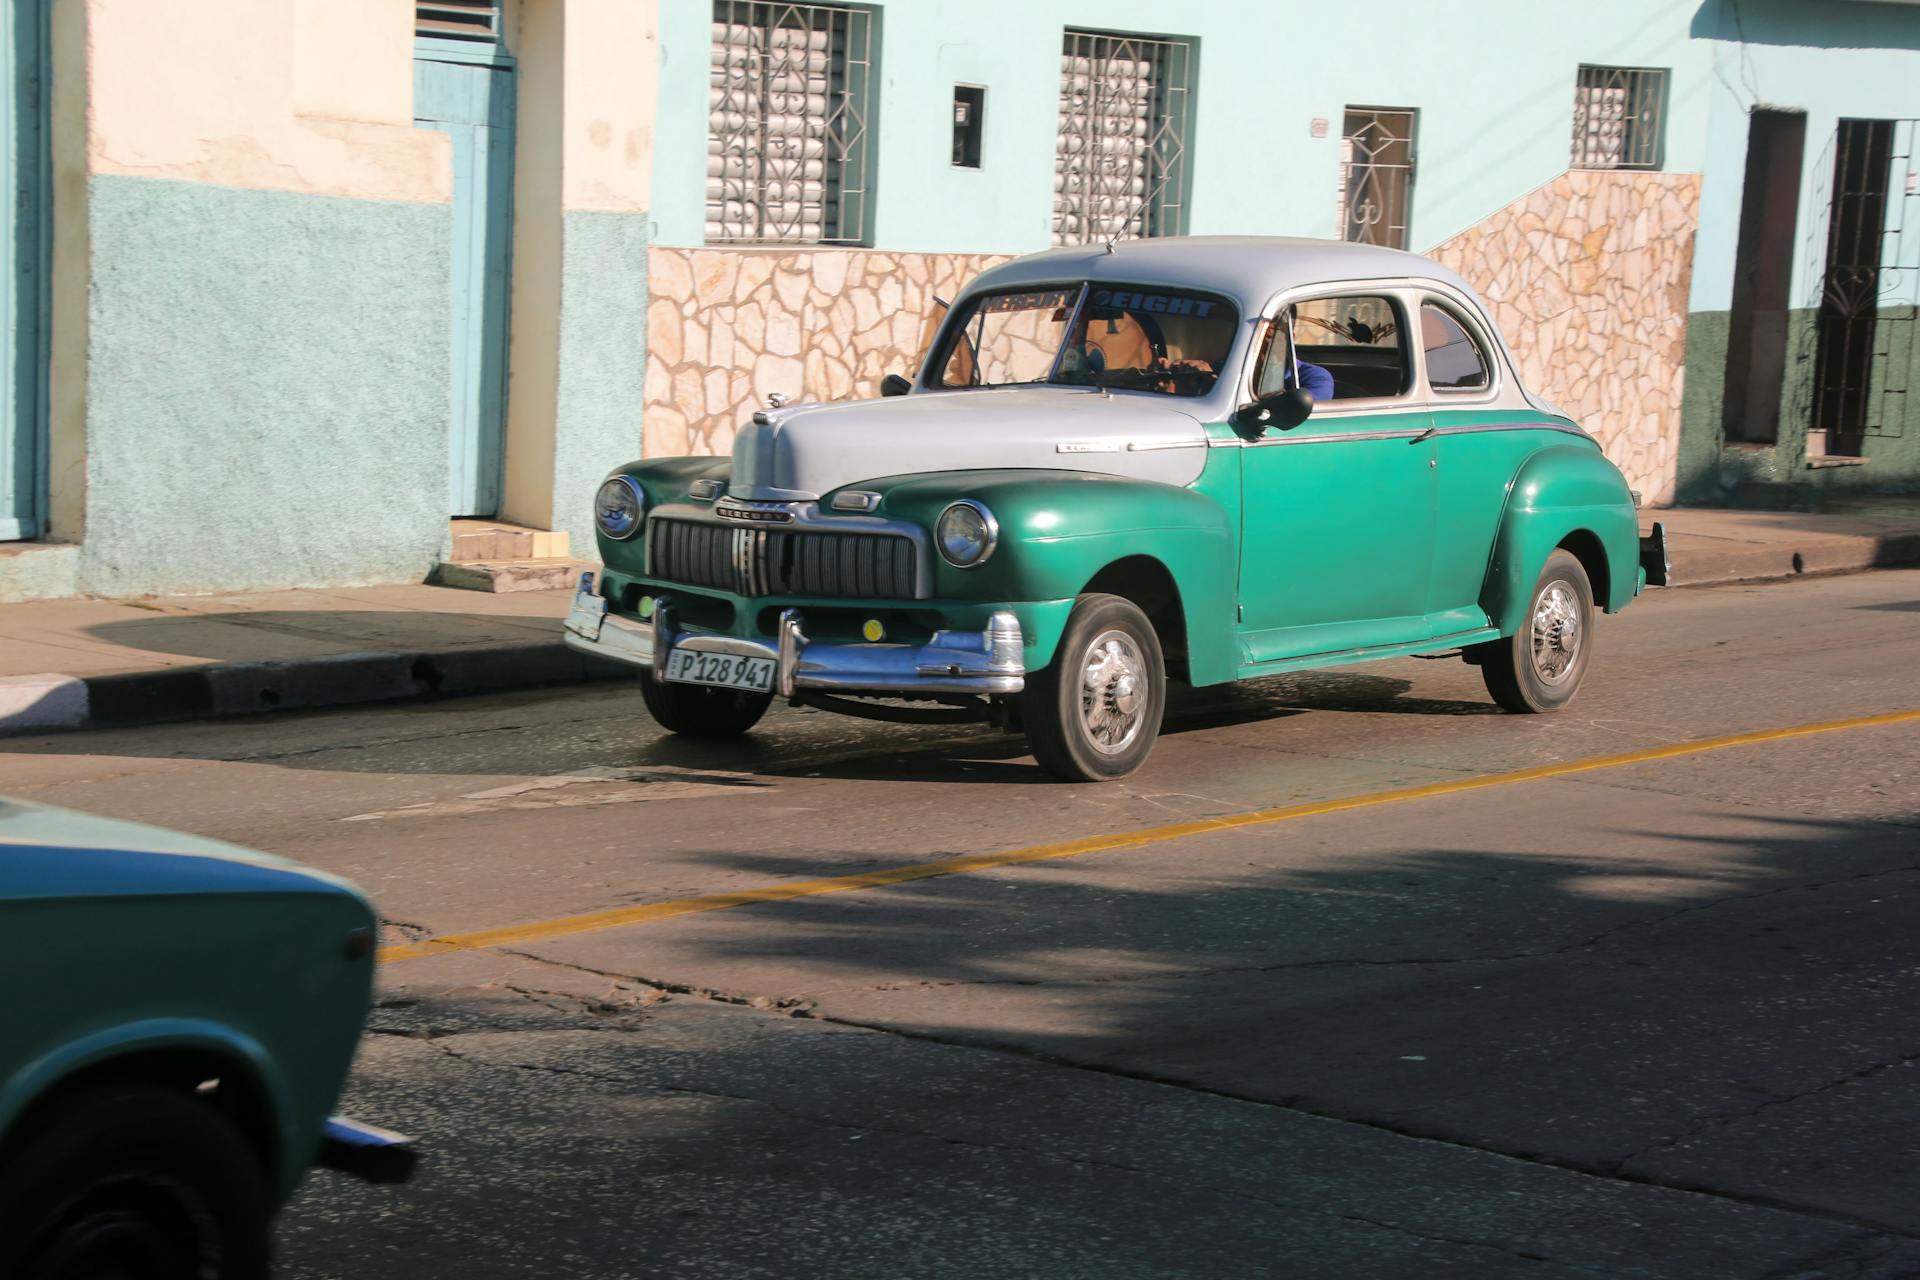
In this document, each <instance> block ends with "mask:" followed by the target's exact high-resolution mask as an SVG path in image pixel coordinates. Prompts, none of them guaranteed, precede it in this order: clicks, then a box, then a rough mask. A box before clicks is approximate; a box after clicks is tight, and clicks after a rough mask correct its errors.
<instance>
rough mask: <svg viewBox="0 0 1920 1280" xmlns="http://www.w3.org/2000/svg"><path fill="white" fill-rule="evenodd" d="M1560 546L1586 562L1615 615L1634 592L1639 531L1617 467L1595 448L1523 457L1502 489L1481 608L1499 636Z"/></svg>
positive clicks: (1599, 595) (1519, 617) (1522, 610)
mask: <svg viewBox="0 0 1920 1280" xmlns="http://www.w3.org/2000/svg"><path fill="white" fill-rule="evenodd" d="M1561 546H1565V547H1567V548H1568V549H1569V550H1572V551H1573V552H1574V553H1575V554H1576V555H1578V556H1579V557H1580V559H1581V562H1582V563H1583V564H1584V565H1586V568H1587V573H1588V576H1589V577H1590V578H1592V579H1593V594H1594V598H1595V600H1596V601H1597V602H1598V603H1599V604H1600V606H1601V608H1603V609H1605V610H1606V611H1607V612H1608V613H1614V612H1617V611H1618V610H1620V609H1623V608H1625V607H1626V606H1627V604H1628V603H1629V602H1631V601H1632V600H1633V598H1634V596H1636V595H1638V594H1639V591H1640V567H1639V566H1640V533H1639V528H1638V525H1637V523H1636V521H1635V517H1634V513H1633V495H1632V493H1631V492H1630V491H1629V490H1628V488H1627V482H1626V479H1625V478H1624V477H1623V476H1621V474H1620V470H1619V468H1617V467H1615V466H1614V465H1613V463H1611V462H1609V461H1608V460H1607V458H1606V455H1604V454H1602V453H1600V452H1599V451H1598V450H1596V449H1591V448H1582V447H1580V446H1578V445H1556V446H1553V447H1552V448H1547V449H1542V450H1540V451H1539V452H1538V453H1536V454H1534V455H1533V456H1532V457H1530V458H1528V459H1527V461H1526V463H1525V465H1523V466H1522V467H1521V468H1520V471H1519V473H1518V474H1517V475H1515V476H1514V479H1513V484H1512V485H1511V487H1510V488H1509V489H1508V490H1507V506H1506V510H1505V512H1504V513H1503V514H1502V515H1501V519H1500V532H1499V535H1498V537H1497V538H1496V539H1495V541H1494V546H1493V557H1492V560H1491V561H1490V563H1489V564H1488V566H1487V576H1486V581H1485V583H1484V584H1483V586H1482V588H1481V594H1480V605H1481V607H1482V608H1483V609H1485V610H1486V613H1487V617H1488V618H1489V619H1490V620H1491V621H1492V622H1493V625H1494V626H1496V627H1498V628H1499V629H1500V632H1501V634H1503V635H1511V634H1513V633H1514V632H1516V631H1518V630H1519V629H1520V627H1521V625H1522V623H1523V622H1524V620H1525V616H1526V610H1527V604H1528V602H1529V601H1530V600H1531V599H1532V596H1533V588H1534V584H1535V583H1536V582H1537V581H1538V580H1539V577H1540V570H1541V568H1542V566H1544V565H1545V564H1546V562H1547V557H1548V556H1549V555H1552V554H1553V552H1554V550H1555V548H1558V547H1561Z"/></svg>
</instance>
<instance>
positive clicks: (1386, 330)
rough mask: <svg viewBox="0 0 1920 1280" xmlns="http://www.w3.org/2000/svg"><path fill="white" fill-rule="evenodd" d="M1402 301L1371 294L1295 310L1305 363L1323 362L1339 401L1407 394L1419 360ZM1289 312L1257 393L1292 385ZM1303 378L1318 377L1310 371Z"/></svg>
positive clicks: (1278, 325)
mask: <svg viewBox="0 0 1920 1280" xmlns="http://www.w3.org/2000/svg"><path fill="white" fill-rule="evenodd" d="M1400 317H1401V312H1400V307H1399V304H1397V303H1396V302H1394V300H1393V299H1392V298H1388V297H1381V296H1376V295H1371V294H1363V295H1356V296H1353V297H1344V298H1313V299H1309V300H1308V301H1305V302H1301V303H1298V304H1296V305H1295V307H1294V308H1293V336H1294V341H1295V343H1296V344H1297V345H1298V347H1299V358H1300V363H1301V364H1302V365H1303V366H1304V365H1317V366H1319V367H1320V368H1322V369H1324V370H1326V372H1327V373H1328V374H1329V375H1330V376H1331V377H1332V379H1333V399H1335V400H1376V399H1380V398H1383V397H1389V396H1397V395H1403V394H1405V392H1406V391H1407V389H1408V387H1409V386H1411V385H1412V382H1413V361H1412V360H1411V359H1409V353H1408V350H1407V344H1406V326H1405V325H1404V324H1402V323H1401V319H1400ZM1286 335H1287V315H1286V313H1285V312H1282V313H1281V315H1280V317H1279V319H1278V320H1277V321H1276V322H1275V323H1274V325H1273V326H1272V329H1271V330H1270V332H1269V336H1268V342H1267V349H1266V352H1265V354H1264V355H1263V357H1262V359H1261V363H1260V370H1259V373H1258V374H1257V375H1256V377H1255V379H1254V394H1255V395H1261V396H1265V395H1272V394H1274V393H1275V392H1278V391H1282V390H1284V389H1286V388H1287V387H1289V386H1291V385H1292V375H1291V372H1290V371H1289V369H1288V354H1287V336H1286ZM1302 380H1303V381H1304V382H1306V383H1308V385H1309V389H1311V384H1312V381H1313V375H1312V373H1311V372H1310V371H1303V374H1302Z"/></svg>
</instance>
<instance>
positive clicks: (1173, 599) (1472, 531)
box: [566, 238, 1665, 780]
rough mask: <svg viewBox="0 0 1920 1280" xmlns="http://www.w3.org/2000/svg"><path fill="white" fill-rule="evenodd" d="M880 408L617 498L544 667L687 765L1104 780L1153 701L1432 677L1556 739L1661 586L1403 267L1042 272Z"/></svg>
mask: <svg viewBox="0 0 1920 1280" xmlns="http://www.w3.org/2000/svg"><path fill="white" fill-rule="evenodd" d="M881 391H882V395H881V398H879V399H875V400H869V401H862V402H856V403H850V404H831V405H792V406H785V407H778V408H773V409H769V410H768V411H765V412H761V413H756V414H755V415H754V417H753V421H752V422H751V423H748V424H744V425H743V426H742V427H741V428H740V431H739V433H738V435H737V436H736V437H735V441H734V447H733V456H732V458H731V459H715V458H661V459H652V460H646V461H640V462H633V463H629V464H627V465H625V466H622V467H620V468H619V469H618V470H616V471H615V472H614V473H613V474H612V476H610V477H609V478H608V479H607V480H606V481H605V483H604V484H602V485H601V487H600V490H599V492H598V494H597V495H596V498H595V518H596V522H597V525H598V534H599V545H600V555H601V559H602V561H603V562H604V565H605V568H604V570H603V571H602V572H601V573H600V574H599V575H598V577H597V578H596V577H595V576H594V575H591V574H588V575H583V577H582V579H581V583H580V588H579V591H578V592H577V593H576V595H575V597H574V604H573V608H572V610H571V613H570V615H569V617H568V619H567V623H566V628H567V641H568V642H569V643H570V644H572V645H574V646H575V647H577V648H579V649H582V650H585V651H587V652H591V653H596V654H602V655H606V656H608V657H612V658H616V659H620V660H622V661H625V662H627V663H630V664H632V665H633V666H635V667H638V668H639V670H640V688H641V692H642V693H643V695H644V696H645V699H646V704H647V707H648V709H649V710H650V711H651V712H652V713H653V715H654V717H655V718H656V719H657V720H659V722H660V723H661V724H662V725H664V726H665V727H666V728H668V729H670V730H675V731H678V732H681V733H687V734H695V735H701V736H725V735H730V734H738V733H742V732H744V731H746V730H747V729H749V728H750V727H751V726H752V725H753V724H754V723H755V722H756V721H757V720H758V719H759V717H760V716H761V714H762V713H763V712H764V711H765V710H766V708H767V706H768V705H769V703H770V702H771V700H772V699H773V698H774V697H780V698H784V699H789V700H791V701H793V702H796V703H801V704H806V705H811V706H817V707H824V708H828V709H831V710H835V711H844V712H849V713H852V714H856V715H859V714H864V715H869V716H875V717H878V718H885V719H923V720H924V719H934V720H964V719H974V720H980V721H985V722H990V723H993V724H997V725H1000V726H1002V727H1005V728H1009V729H1023V730H1024V731H1025V733H1026V735H1027V737H1028V740H1029V742H1030V743H1031V745H1032V748H1033V752H1034V755H1035V757H1036V758H1037V759H1038V760H1039V762H1040V763H1041V764H1042V765H1043V766H1045V767H1046V768H1047V769H1049V770H1051V771H1052V772H1054V773H1055V774H1057V775H1059V776H1061V777H1064V778H1068V779H1074V780H1098V779H1105V778H1116V777H1121V776H1123V775H1125V774H1127V773H1130V772H1132V771H1133V770H1134V769H1137V768H1138V767H1139V766H1140V764H1141V763H1142V762H1143V761H1144V760H1145V759H1146V757H1147V753H1148V752H1149V751H1150V750H1151V749H1152V746H1153V742H1154V739H1155V737H1156V736H1157V734H1158V732H1159V728H1160V719H1161V713H1162V710H1163V708H1164V706H1165V701H1166V692H1167V684H1168V681H1170V680H1180V681H1185V682H1186V683H1188V684H1192V685H1209V684H1219V683H1222V682H1224V681H1229V680H1245V679H1252V678H1256V677H1259V676H1265V675H1272V674H1275V673H1278V672H1285V671H1294V670H1299V669H1301V668H1307V667H1325V666H1332V665H1335V664H1340V663H1350V662H1359V661H1363V660H1366V659H1371V658H1385V657H1394V656H1399V655H1408V654H1433V653H1439V652H1450V651H1458V652H1459V653H1460V654H1461V655H1462V656H1463V657H1464V658H1465V659H1466V661H1468V662H1470V663H1473V664H1475V665H1477V666H1479V667H1480V669H1481V671H1482V673H1483V674H1484V676H1485V680H1486V684H1487V688H1488V689H1489V691H1491V693H1492V694H1493V697H1494V698H1495V699H1496V700H1497V701H1498V702H1499V703H1500V704H1501V705H1502V706H1505V707H1507V708H1509V709H1510V710H1513V711H1529V712H1530V711H1551V710H1554V709H1555V708H1558V707H1561V706H1564V705H1565V704H1566V703H1567V702H1568V701H1569V700H1570V699H1571V698H1572V697H1573V695H1574V692H1575V690H1576V689H1578V687H1579V685H1580V681H1581V678H1582V676H1583V675H1584V674H1585V673H1586V670H1587V666H1588V663H1589V662H1590V661H1591V657H1592V653H1593V644H1592V636H1593V622H1594V617H1595V611H1596V609H1600V610H1605V611H1607V612H1613V611H1616V610H1618V609H1621V608H1624V607H1625V606H1626V605H1627V604H1628V603H1629V602H1631V601H1632V600H1633V599H1634V597H1635V596H1637V595H1638V594H1639V593H1640V591H1641V589H1642V587H1643V586H1644V585H1646V584H1647V583H1648V581H1649V578H1650V576H1651V580H1652V581H1654V582H1656V583H1658V582H1663V581H1664V572H1665V550H1664V538H1663V536H1662V535H1661V534H1660V533H1659V532H1658V529H1657V528H1656V533H1655V535H1654V536H1653V537H1652V538H1651V539H1648V540H1644V541H1643V540H1642V539H1641V538H1640V536H1639V532H1638V529H1637V527H1636V520H1635V513H1634V505H1635V499H1634V496H1633V495H1632V494H1631V493H1630V492H1629V490H1628V488H1627V484H1626V481H1625V480H1624V479H1623V478H1622V476H1621V474H1620V472H1619V470H1618V469H1617V468H1616V467H1615V466H1614V465H1613V464H1612V463H1611V462H1609V461H1608V460H1607V458H1606V455H1605V454H1603V453H1602V452H1601V450H1600V447H1599V445H1598V444H1596V443H1595V442H1594V440H1593V438H1592V437H1590V436H1588V435H1587V434H1586V433H1585V432H1583V431H1582V430H1581V429H1580V428H1579V426H1577V425H1576V424H1575V423H1573V422H1572V421H1570V420H1569V419H1568V418H1567V417H1566V416H1565V415H1564V414H1562V413H1560V412H1559V411H1558V410H1556V409H1554V408H1553V407H1552V406H1550V405H1548V404H1546V403H1544V402H1543V401H1541V400H1539V399H1538V398H1537V397H1535V396H1534V395H1533V394H1532V393H1530V392H1529V391H1528V390H1527V388H1526V387H1525V386H1523V385H1522V383H1521V381H1520V378H1519V376H1518V374H1517V373H1516V371H1515V368H1514V362H1513V360H1512V358H1511V356H1510V355H1509V353H1508V351H1507V348H1506V346H1505V344H1504V342H1503V341H1502V340H1501V338H1500V335H1499V333H1498V332H1497V331H1496V330H1495V328H1494V325H1493V322H1492V321H1491V320H1490V319H1489V318H1488V315H1487V311H1486V308H1485V307H1484V306H1482V305H1481V303H1480V300H1479V299H1478V298H1477V297H1476V296H1475V295H1474V292H1473V290H1472V289H1471V288H1469V287H1468V286H1467V284H1466V283H1465V282H1464V281H1463V280H1461V279H1460V278H1459V277H1457V276H1456V275H1454V274H1453V273H1452V272H1449V271H1447V270H1445V269H1444V268H1442V267H1440V266H1438V265H1436V264H1435V263H1433V262H1430V261H1428V260H1426V259H1424V258H1420V257H1417V256H1414V255H1412V254H1406V253H1400V252H1397V251H1394V250H1389V249H1381V248H1376V247H1373V246H1367V245H1355V244H1340V243H1328V242H1323V241H1314V240H1282V239H1248V238H1239V239H1232V238H1192V239H1156V240H1144V241H1136V242H1132V243H1126V244H1118V245H1107V246H1101V245H1095V246H1092V247H1088V248H1075V249H1056V250H1053V251H1051V252H1047V253H1041V254H1035V255H1033V256H1031V257H1026V258H1020V259H1017V260H1015V261H1013V262H1009V263H1006V264H1004V265H1002V266H999V267H996V268H994V269H992V270H990V271H988V272H986V273H984V274H983V275H982V276H980V278H979V279H977V280H975V281H974V282H973V283H972V285H971V286H969V288H968V289H967V290H966V292H965V294H964V295H962V296H961V297H960V298H959V300H958V301H957V302H956V303H955V304H954V306H953V307H952V309H951V311H950V313H949V314H948V316H947V317H946V319H945V321H944V323H943V324H942V326H941V329H940V332H939V335H938V337H937V338H936V340H935V342H934V344H933V346H932V348H931V351H930V353H929V355H928V357H927V360H926V362H925V364H924V366H923V367H922V368H921V369H920V371H919V375H918V378H917V380H915V381H912V382H909V381H908V380H907V379H905V378H903V377H899V376H892V377H889V378H888V379H887V382H886V384H884V385H883V386H882V388H881ZM903 700H905V701H906V702H907V703H908V704H909V705H904V706H903V705H901V703H902V701H903ZM912 704H918V705H917V706H916V705H912ZM928 704H932V705H928Z"/></svg>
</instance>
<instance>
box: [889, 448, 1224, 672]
mask: <svg viewBox="0 0 1920 1280" xmlns="http://www.w3.org/2000/svg"><path fill="white" fill-rule="evenodd" d="M858 487H860V488H864V489H875V490H878V491H880V492H881V494H882V495H883V497H882V500H881V508H880V510H881V514H884V515H887V516H891V517H893V518H895V519H900V520H910V521H913V522H915V523H917V524H920V525H922V526H923V527H925V528H927V529H929V530H931V529H933V528H934V527H935V526H936V525H937V523H938V521H939V519H940V513H941V512H943V511H945V510H946V509H947V507H948V506H949V505H950V504H952V503H953V502H956V501H958V500H959V499H961V498H971V499H973V500H974V501H976V502H979V503H981V504H983V505H984V506H985V507H986V508H987V509H988V510H989V511H991V512H992V513H993V516H994V520H995V522H996V523H997V524H998V525H999V530H1000V537H999V542H998V544H997V545H996V547H995V549H994V551H993V553H992V554H991V555H990V556H988V558H987V559H986V561H985V562H984V563H982V564H980V565H978V566H977V567H975V568H971V569H956V568H954V567H953V566H952V565H950V564H948V563H947V562H946V561H945V560H942V559H940V558H939V557H938V556H936V557H935V575H934V577H935V580H934V586H933V594H934V596H935V597H936V598H938V599H942V600H1004V601H1053V600H1061V601H1066V600H1071V599H1072V598H1073V597H1074V596H1077V595H1079V594H1080V593H1081V592H1083V591H1084V590H1086V588H1087V585H1088V584H1089V583H1090V582H1092V581H1093V580H1094V578H1096V577H1097V576H1098V575H1099V574H1100V572H1101V571H1102V570H1103V569H1106V568H1107V567H1108V566H1110V565H1114V564H1117V563H1118V562H1120V561H1123V560H1132V559H1134V558H1136V557H1139V558H1144V559H1146V560H1150V561H1152V562H1153V563H1154V564H1156V565H1158V566H1159V567H1160V568H1161V569H1162V570H1164V571H1165V573H1166V575H1167V577H1168V578H1169V579H1171V581H1172V583H1173V585H1174V589H1175V592H1176V594H1177V596H1178V600H1179V606H1180V610H1181V614H1182V620H1183V621H1184V623H1185V629H1186V639H1187V661H1188V667H1189V670H1190V674H1191V677H1192V679H1193V681H1194V683H1196V684H1207V683H1213V682H1215V681H1217V680H1224V679H1230V678H1231V677H1232V674H1233V672H1234V670H1235V669H1236V664H1237V663H1238V655H1237V653H1236V652H1235V650H1234V647H1233V609H1234V589H1235V582H1236V578H1237V573H1236V570H1237V562H1236V559H1235V550H1234V548H1235V532H1234V529H1233V526H1232V524H1231V523H1230V518H1229V513H1228V512H1227V511H1226V510H1225V509H1224V508H1223V507H1222V506H1221V505H1220V504H1219V503H1218V502H1216V501H1215V500H1214V499H1212V498H1211V497H1208V496H1207V495H1205V494H1202V493H1199V492H1196V491H1195V490H1192V489H1185V488H1181V487H1178V486H1176V485H1169V484H1158V483H1155V482H1153V481H1145V480H1132V479H1127V478H1125V477H1121V476H1109V475H1099V474H1094V473H1089V472H1077V471H961V472H939V473H933V474H928V475H918V476H912V477H903V478H897V479H887V480H878V481H869V482H866V483H863V484H861V485H860V486H858ZM1061 621H1062V623H1064V617H1063V618H1062V619H1061ZM1050 631H1051V634H1050V635H1046V636H1044V637H1030V638H1029V641H1030V643H1029V648H1028V658H1029V662H1030V663H1031V662H1032V660H1033V659H1034V658H1035V657H1040V658H1042V662H1041V663H1040V664H1039V665H1045V663H1046V662H1050V661H1052V656H1053V649H1054V647H1055V645H1056V644H1057V643H1058V640H1059V630H1058V628H1050ZM1036 640H1037V641H1038V643H1035V641H1036Z"/></svg>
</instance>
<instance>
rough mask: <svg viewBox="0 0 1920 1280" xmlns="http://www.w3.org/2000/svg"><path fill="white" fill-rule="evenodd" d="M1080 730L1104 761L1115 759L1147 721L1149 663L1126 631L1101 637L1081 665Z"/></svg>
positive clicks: (1087, 652) (1097, 637)
mask: <svg viewBox="0 0 1920 1280" xmlns="http://www.w3.org/2000/svg"><path fill="white" fill-rule="evenodd" d="M1080 669H1081V676H1080V726H1081V728H1082V729H1083V730H1084V731H1085V732H1086V735H1087V741H1088V742H1089V743H1090V744H1091V745H1092V746H1093V749H1094V750H1096V751H1098V752H1100V753H1102V754H1103V755H1117V754H1119V753H1120V752H1122V751H1125V750H1126V749H1127V748H1128V747H1129V746H1131V745H1132V744H1133V741H1134V739H1135V738H1137V737H1139V736H1140V729H1141V727H1142V725H1143V724H1144V723H1145V721H1146V710H1147V662H1146V659H1145V657H1143V656H1142V655H1141V652H1140V646H1139V645H1138V644H1137V643H1135V641H1134V639H1133V637H1132V636H1129V635H1128V634H1126V633H1125V632H1124V631H1103V632H1101V633H1100V634H1099V635H1097V636H1095V637H1094V639H1093V643H1092V644H1090V645H1088V646H1087V651H1086V654H1085V655H1084V656H1083V658H1082V659H1081V662H1080Z"/></svg>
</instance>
